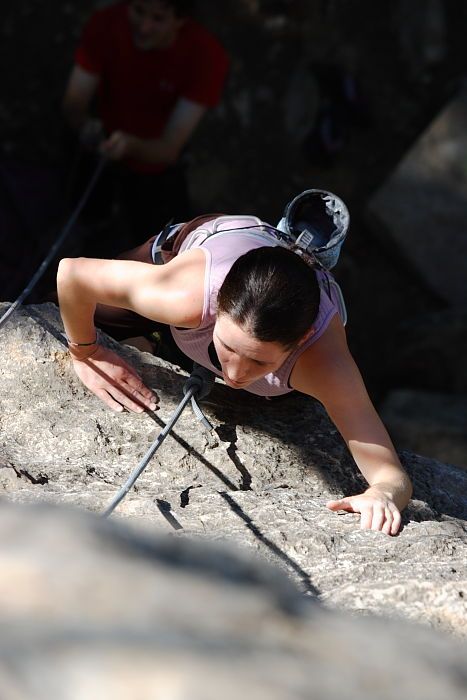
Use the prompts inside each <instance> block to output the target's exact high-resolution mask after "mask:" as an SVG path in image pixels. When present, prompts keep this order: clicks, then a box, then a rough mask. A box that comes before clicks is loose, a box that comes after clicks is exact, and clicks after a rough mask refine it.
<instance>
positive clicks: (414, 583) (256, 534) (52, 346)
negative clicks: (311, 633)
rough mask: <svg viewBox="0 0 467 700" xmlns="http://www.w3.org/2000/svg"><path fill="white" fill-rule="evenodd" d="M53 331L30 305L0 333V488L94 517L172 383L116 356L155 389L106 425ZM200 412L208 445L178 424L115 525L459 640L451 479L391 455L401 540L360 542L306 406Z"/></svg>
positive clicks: (462, 497)
mask: <svg viewBox="0 0 467 700" xmlns="http://www.w3.org/2000/svg"><path fill="white" fill-rule="evenodd" d="M2 309H3V311H4V310H5V309H6V305H1V306H0V312H1V311H2ZM61 330H62V328H61V323H60V319H59V315H58V311H57V309H56V307H54V306H53V305H41V306H35V307H25V308H24V309H21V310H20V311H18V312H17V314H16V315H14V316H13V317H12V318H11V319H10V320H9V322H8V324H7V325H5V326H4V327H3V328H2V331H1V333H0V351H1V356H2V364H1V369H0V431H1V434H0V488H1V489H2V491H3V492H4V495H5V497H6V498H7V499H8V500H9V501H12V502H13V501H14V502H18V503H26V502H36V501H44V500H47V501H52V502H54V503H61V504H69V505H71V504H73V505H75V506H81V507H83V508H85V509H87V510H91V511H95V512H100V511H102V510H103V509H104V507H105V506H106V505H107V503H108V502H109V501H110V499H111V498H112V496H113V495H114V493H115V492H116V491H117V490H118V489H119V488H120V486H121V485H122V484H123V482H124V481H125V480H126V478H127V476H128V475H129V473H130V472H131V471H132V470H133V469H134V468H135V467H136V465H137V464H138V462H139V460H140V459H141V457H142V456H143V455H144V453H145V452H146V450H147V448H148V447H149V445H150V444H151V442H152V441H153V440H154V439H155V438H156V436H157V434H158V433H159V431H160V429H161V426H162V425H163V422H164V421H167V420H168V419H169V418H170V416H171V415H172V413H173V411H174V410H175V407H176V406H177V405H178V403H179V401H180V399H181V396H182V386H183V383H184V378H185V377H184V374H183V373H182V372H181V370H179V369H177V368H174V367H173V366H171V365H169V364H167V363H164V362H163V361H161V360H159V359H157V358H155V357H152V356H151V355H149V354H147V353H140V352H139V351H137V350H135V349H131V348H128V347H127V348H121V351H122V353H123V354H124V355H125V356H126V357H127V358H128V359H129V360H130V361H131V362H133V363H134V364H135V366H136V367H137V368H138V369H139V371H140V372H141V373H142V375H143V378H144V380H145V381H146V383H148V384H149V385H150V386H153V387H154V388H157V390H158V392H159V394H160V396H161V410H160V412H158V413H157V414H144V415H133V414H114V413H112V412H111V411H109V410H108V409H107V408H106V407H105V406H104V404H102V403H101V402H100V401H99V400H98V399H97V398H96V397H94V396H92V395H91V394H89V393H88V392H87V390H85V389H84V387H83V386H82V385H81V384H80V383H79V381H78V380H77V378H76V377H75V375H74V373H73V370H72V367H71V362H70V360H69V358H68V354H67V352H66V350H65V347H64V344H63V339H62V337H61V335H60V333H61ZM109 342H113V341H109ZM204 407H205V410H206V413H207V415H208V417H209V418H210V420H211V421H212V422H213V424H214V426H215V429H214V431H213V432H212V433H209V432H208V431H207V430H206V429H205V428H204V427H203V426H202V425H201V424H200V423H199V422H198V421H197V420H196V419H195V417H194V416H193V414H192V413H191V409H189V408H187V409H186V410H185V411H184V413H183V414H182V416H181V418H180V420H179V421H178V423H177V425H176V426H175V429H174V432H173V434H172V435H171V436H169V437H168V438H167V439H166V441H165V442H164V444H163V445H162V447H161V448H160V450H159V451H158V452H157V453H156V455H155V456H154V458H153V460H152V461H151V463H150V465H149V466H148V468H147V470H146V471H145V472H144V473H143V475H142V476H141V478H140V479H139V481H138V482H137V484H136V488H135V489H134V490H133V491H131V493H130V494H129V495H128V497H127V498H126V500H124V501H123V503H122V504H121V505H120V506H119V508H118V509H117V511H116V513H115V515H114V516H113V518H114V519H118V518H129V519H131V520H134V521H139V522H141V523H143V524H145V526H146V527H149V528H151V529H154V528H157V529H159V530H166V531H168V532H177V533H178V535H179V536H183V535H190V536H191V537H195V538H202V539H209V540H220V541H223V542H224V541H233V542H236V543H241V544H242V545H243V546H245V547H248V548H250V549H251V550H253V551H256V552H258V553H259V555H260V557H262V558H266V559H269V560H270V561H273V562H276V563H277V564H279V565H280V566H281V567H282V568H283V569H284V570H285V571H286V572H287V573H288V574H289V575H290V576H291V577H292V579H294V580H295V581H296V582H297V583H298V585H299V587H300V589H301V590H302V591H303V592H305V593H307V594H308V595H310V596H313V597H318V598H319V599H320V600H321V601H323V602H324V603H325V605H326V606H328V607H333V608H335V607H339V608H345V609H347V610H351V611H355V612H358V613H377V614H382V615H390V616H393V617H397V618H406V619H409V620H416V621H419V622H422V623H424V624H427V625H430V626H432V627H435V628H438V629H441V630H445V631H448V632H451V633H454V634H456V635H458V636H462V635H464V636H465V635H466V634H467V604H466V598H467V528H466V522H465V520H466V518H467V496H466V494H467V473H466V472H464V471H462V470H460V469H456V468H455V467H451V466H448V465H445V464H442V463H440V462H436V461H434V460H430V459H425V458H423V457H419V456H417V455H415V454H411V453H403V454H402V455H401V457H402V459H403V462H404V464H405V466H406V468H407V469H408V471H409V473H410V474H411V476H412V478H413V480H414V484H415V493H414V499H413V501H412V502H411V504H410V506H409V508H408V509H407V510H406V511H405V514H404V526H403V529H402V531H401V533H400V535H399V536H397V537H394V538H390V537H387V536H385V535H383V534H381V533H375V532H368V531H361V530H359V527H358V516H356V515H336V514H334V513H331V512H330V511H328V510H326V508H325V506H324V504H325V502H326V501H327V500H328V499H329V498H330V497H334V496H340V495H341V494H350V493H353V492H357V491H358V490H359V489H361V488H362V486H363V484H362V481H361V478H360V477H359V476H358V475H357V470H356V467H355V466H354V464H353V462H352V460H351V459H350V457H349V455H348V453H347V451H346V448H345V445H344V444H343V442H342V440H341V439H340V437H339V435H338V434H337V433H336V430H335V429H334V427H333V426H332V424H331V423H330V422H329V420H328V418H327V416H326V414H325V412H324V411H323V409H322V407H321V406H320V405H319V404H317V403H315V402H313V401H312V400H310V399H308V398H307V397H299V396H291V397H287V398H285V399H281V400H276V401H266V400H262V399H259V398H258V399H257V398H255V397H250V396H246V395H244V394H242V393H241V392H233V391H231V390H229V389H227V388H226V387H224V386H223V385H220V384H218V385H216V387H215V388H214V390H213V392H212V393H211V395H210V397H208V400H207V401H205V402H204ZM381 697H382V696H381ZM388 697H390V696H388ZM439 697H441V696H439Z"/></svg>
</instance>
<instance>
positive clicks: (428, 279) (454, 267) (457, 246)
mask: <svg viewBox="0 0 467 700" xmlns="http://www.w3.org/2000/svg"><path fill="white" fill-rule="evenodd" d="M466 120H467V91H465V90H463V91H462V92H461V93H460V94H459V95H458V96H457V97H456V98H455V99H453V100H452V101H451V102H450V103H449V104H448V105H447V107H446V108H445V109H444V110H443V111H442V112H441V113H440V114H439V115H438V117H436V118H435V119H434V121H433V122H432V123H431V124H430V126H429V127H428V128H427V129H426V131H425V132H424V133H423V134H422V135H421V137H420V138H419V139H418V141H417V142H416V143H415V145H414V146H413V148H412V149H411V150H410V151H409V152H408V153H407V155H406V156H405V157H404V158H403V160H402V161H401V163H400V164H399V165H398V167H397V168H396V170H395V171H394V173H393V174H392V175H391V176H390V177H389V179H388V180H387V181H386V183H385V184H384V185H383V186H382V187H381V188H380V189H379V190H378V191H377V192H376V194H375V195H374V196H373V197H372V199H371V201H370V204H369V211H370V213H371V214H372V215H373V216H374V217H375V218H376V222H375V225H374V227H373V228H374V232H375V234H379V235H380V236H381V237H382V238H384V240H385V242H386V243H392V245H393V247H395V248H396V249H397V250H398V251H399V252H401V253H402V255H403V256H404V257H405V259H406V260H407V261H408V262H409V263H410V264H411V265H412V267H413V269H414V270H415V271H416V273H417V274H418V275H419V277H420V278H421V279H423V281H424V282H425V284H426V285H428V286H429V287H430V289H432V290H433V291H435V292H436V294H438V296H439V297H440V298H441V299H443V300H445V301H447V302H449V304H450V305H451V306H454V307H459V308H462V307H464V308H465V305H466V303H467V285H466V283H465V259H466V258H467V234H466V231H467V213H466V207H465V199H466V196H467V169H466V167H465V152H466V148H467V136H466V131H465V123H466Z"/></svg>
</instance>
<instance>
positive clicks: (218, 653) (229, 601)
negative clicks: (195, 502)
mask: <svg viewBox="0 0 467 700" xmlns="http://www.w3.org/2000/svg"><path fill="white" fill-rule="evenodd" d="M0 566H1V569H2V576H1V578H0V624H1V629H2V635H1V639H0V688H1V692H2V698H5V699H6V700H29V699H30V698H35V700H50V699H51V698H66V699H67V700H81V699H82V698H99V700H116V699H117V698H118V700H135V698H138V699H141V700H143V698H154V699H156V698H161V699H162V698H164V700H165V699H166V698H172V699H173V700H218V698H223V699H225V700H237V699H238V698H239V697H245V698H248V700H304V699H305V698H310V697H312V698H320V700H337V699H338V698H342V697H343V690H342V688H343V686H344V687H345V692H344V695H345V698H347V699H348V700H374V698H376V697H377V698H378V700H398V699H399V698H400V697H413V698H423V700H439V698H443V700H461V698H464V697H465V693H466V691H467V679H466V676H465V657H466V652H467V647H466V645H465V642H463V643H454V641H453V640H448V639H443V638H442V636H440V635H436V634H434V632H433V631H430V630H424V629H422V628H420V627H419V626H412V625H408V624H407V623H394V622H388V621H385V620H384V621H383V620H371V619H368V618H367V619H360V620H357V619H352V618H351V617H350V615H348V614H338V613H331V612H330V611H326V610H324V608H322V607H321V606H319V605H317V604H316V603H314V602H313V601H311V600H309V599H307V598H305V597H304V596H302V595H301V594H300V593H299V592H298V591H297V589H296V588H295V587H294V586H293V585H292V583H291V582H290V581H289V580H288V578H287V577H286V576H285V575H283V574H282V573H281V572H280V571H278V570H277V569H276V567H271V566H268V565H266V563H265V562H261V561H259V560H258V558H256V557H252V556H251V555H248V553H246V552H241V551H239V550H234V549H233V548H229V547H226V546H225V545H223V546H222V547H219V546H215V545H213V544H212V543H210V545H209V546H208V543H202V542H196V541H193V540H190V539H189V538H186V537H168V536H163V535H162V534H161V533H156V532H154V531H151V532H143V531H139V530H137V529H135V528H134V527H133V528H130V527H128V526H125V527H124V526H123V524H121V523H120V524H119V523H117V522H115V521H114V522H112V521H109V520H103V519H101V518H97V517H94V516H91V514H85V513H84V512H79V511H74V510H71V509H70V510H68V509H64V508H54V507H50V506H46V505H45V504H36V505H34V506H22V507H18V506H14V505H12V504H8V503H7V502H5V501H2V503H1V508H0Z"/></svg>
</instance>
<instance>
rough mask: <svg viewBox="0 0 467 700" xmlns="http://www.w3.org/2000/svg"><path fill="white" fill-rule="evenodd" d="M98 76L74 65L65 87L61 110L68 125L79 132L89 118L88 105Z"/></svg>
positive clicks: (93, 93) (96, 84)
mask: <svg viewBox="0 0 467 700" xmlns="http://www.w3.org/2000/svg"><path fill="white" fill-rule="evenodd" d="M99 81H100V77H99V76H98V75H96V74H94V73H89V72H88V71H86V70H84V68H81V66H78V65H75V66H74V67H73V70H72V71H71V74H70V77H69V79H68V83H67V86H66V89H65V95H64V98H63V103H62V110H63V115H64V117H65V120H66V122H67V124H68V126H69V127H70V128H71V129H73V131H76V132H79V131H81V129H82V128H83V127H84V125H85V123H86V122H87V121H88V120H89V119H90V111H89V110H90V106H91V102H92V99H93V97H94V95H95V94H96V91H97V88H98V85H99Z"/></svg>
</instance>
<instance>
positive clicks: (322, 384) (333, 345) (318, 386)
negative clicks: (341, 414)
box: [290, 315, 363, 402]
mask: <svg viewBox="0 0 467 700" xmlns="http://www.w3.org/2000/svg"><path fill="white" fill-rule="evenodd" d="M362 383H363V382H362V378H361V375H360V372H359V370H358V368H357V366H356V364H355V361H354V359H353V357H352V355H351V353H350V351H349V347H348V345H347V339H346V335H345V329H344V326H343V325H342V322H341V320H340V318H339V316H337V315H336V316H334V318H333V319H332V320H331V322H330V324H329V326H328V328H327V329H326V331H325V332H324V333H323V335H322V336H321V338H319V339H318V340H317V341H316V342H315V343H313V344H312V345H310V347H309V348H307V349H306V350H305V351H304V352H303V353H302V354H301V355H300V357H299V358H298V360H297V362H296V363H295V365H294V368H293V370H292V373H291V376H290V384H291V386H292V387H293V388H294V389H297V390H298V391H302V392H304V393H306V394H309V395H310V396H314V397H316V398H317V399H319V400H320V401H323V402H326V401H327V400H328V399H329V397H330V395H331V394H332V393H334V392H338V393H340V392H341V391H354V390H356V389H358V388H360V387H361V386H362Z"/></svg>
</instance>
